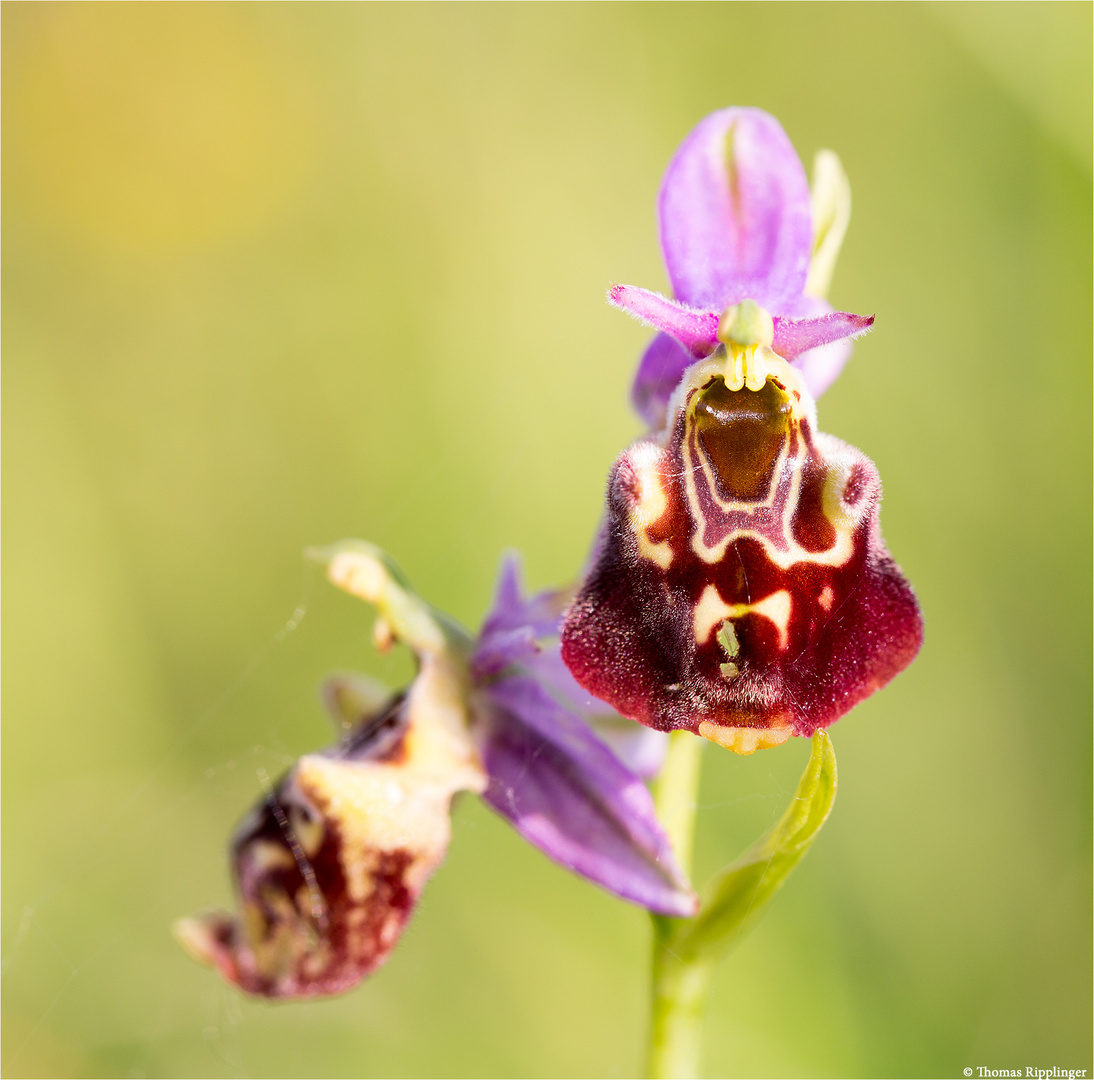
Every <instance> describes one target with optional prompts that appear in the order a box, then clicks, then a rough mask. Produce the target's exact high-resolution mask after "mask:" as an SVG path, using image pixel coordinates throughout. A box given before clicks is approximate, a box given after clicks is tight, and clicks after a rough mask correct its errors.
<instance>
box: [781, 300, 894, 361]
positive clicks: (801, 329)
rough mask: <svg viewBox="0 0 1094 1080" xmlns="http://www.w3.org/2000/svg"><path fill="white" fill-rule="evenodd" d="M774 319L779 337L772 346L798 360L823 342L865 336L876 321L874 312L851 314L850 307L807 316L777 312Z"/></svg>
mask: <svg viewBox="0 0 1094 1080" xmlns="http://www.w3.org/2000/svg"><path fill="white" fill-rule="evenodd" d="M772 321H773V322H774V324H775V340H774V341H773V342H772V345H771V347H772V348H773V349H774V350H775V352H777V353H778V354H779V355H780V356H781V357H783V358H784V359H786V360H794V359H796V358H797V357H798V356H800V355H801V354H802V353H803V352H806V351H807V350H809V349H815V348H817V347H818V346H820V345H829V344H831V343H832V342H834V341H842V340H843V339H844V338H851V339H854V338H857V337H861V336H862V335H863V334H865V333H868V332H869V330H870V327H872V326H873V325H874V317H873V315H851V314H848V313H847V312H846V311H833V312H830V313H829V314H827V315H816V316H813V317H811V318H804V319H795V318H791V317H789V316H785V315H783V316H780V315H776V316H775V317H774V319H773V320H772Z"/></svg>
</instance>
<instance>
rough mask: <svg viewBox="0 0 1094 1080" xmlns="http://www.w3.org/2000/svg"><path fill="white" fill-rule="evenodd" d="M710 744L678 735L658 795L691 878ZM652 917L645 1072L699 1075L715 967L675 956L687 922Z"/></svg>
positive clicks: (661, 812)
mask: <svg viewBox="0 0 1094 1080" xmlns="http://www.w3.org/2000/svg"><path fill="white" fill-rule="evenodd" d="M706 745H707V741H706V740H705V739H700V738H696V737H695V736H694V735H692V734H691V732H689V731H674V732H673V733H672V735H671V736H670V739H669V749H668V753H667V754H666V756H665V764H664V766H663V767H662V770H661V775H660V776H659V777H658V779H657V785H656V787H655V793H654V800H655V802H656V804H657V816H658V817H659V818H660V819H661V824H662V825H663V826H664V828H665V832H666V833H667V834H668V837H669V840H670V841H671V842H672V848H673V851H674V852H675V853H676V861H677V863H678V864H679V865H680V868H681V869H682V870H683V872H684V873H685V874H688V875H689V876H690V874H691V853H692V847H693V841H694V837H695V812H696V809H697V808H698V794H699V776H700V772H701V766H702V756H703V748H704V747H705V746H706ZM650 918H651V920H652V923H653V956H652V969H651V987H650V1036H649V1048H648V1054H647V1061H646V1074H647V1075H648V1076H650V1077H652V1078H661V1077H675V1076H697V1075H698V1068H699V1054H700V1049H701V1046H702V1036H703V1008H704V1006H705V1005H706V998H707V989H708V987H709V984H710V966H709V965H708V964H705V963H698V964H687V963H683V962H681V960H680V958H679V957H677V956H675V955H674V954H673V952H672V946H671V943H672V941H673V939H674V937H675V935H676V931H677V924H679V923H681V922H686V921H688V920H682V919H673V918H670V917H668V916H666V915H657V914H655V913H653V912H651V913H650Z"/></svg>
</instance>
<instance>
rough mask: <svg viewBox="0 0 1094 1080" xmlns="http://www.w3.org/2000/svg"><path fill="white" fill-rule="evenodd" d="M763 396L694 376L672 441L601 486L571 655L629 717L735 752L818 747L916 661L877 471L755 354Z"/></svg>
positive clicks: (644, 449)
mask: <svg viewBox="0 0 1094 1080" xmlns="http://www.w3.org/2000/svg"><path fill="white" fill-rule="evenodd" d="M757 357H758V359H759V360H762V361H763V363H764V365H765V367H764V379H763V381H762V383H761V388H760V389H759V390H755V391H754V390H749V389H747V388H744V389H741V390H737V391H732V390H730V389H728V386H727V383H728V382H729V381H730V378H731V375H730V370H729V362H728V361H727V360H726V359H723V358H722V357H721V356H720V355H716V356H713V357H710V358H708V359H707V360H705V361H702V362H700V363H698V364H696V365H695V366H694V367H693V368H692V369H691V370H690V371H689V372H688V374H687V376H686V378H685V381H684V383H683V384H682V386H681V388H680V390H679V391H678V393H679V401H680V403H681V404H680V408H679V410H678V412H677V414H676V416H675V417H673V418H671V424H672V427H671V430H670V432H669V435H668V437H667V442H666V445H665V446H661V445H659V444H658V443H654V442H642V443H637V444H635V445H634V446H632V447H631V448H630V449H629V450H628V451H627V452H626V453H624V454H623V455H622V457H621V458H620V459H619V461H618V462H617V463H616V466H615V468H614V470H613V472H612V476H611V479H610V481H609V497H608V536H607V542H606V543H605V545H604V548H603V550H602V553H601V556H600V558H599V560H598V563H597V565H596V566H595V567H594V568H593V570H592V572H591V573H590V575H589V577H588V579H587V580H586V582H585V584H584V585H583V587H582V589H581V591H580V592H579V594H578V597H577V599H576V600H575V601H574V604H573V605H572V606H571V608H570V610H569V612H568V614H567V616H566V620H565V622H564V623H563V629H562V657H563V660H564V661H565V662H566V664H567V665H568V666H569V668H570V670H571V671H572V672H573V674H574V676H575V678H576V679H577V680H578V682H580V683H581V684H582V685H583V686H584V687H585V688H586V689H588V690H589V691H590V693H593V694H595V695H596V696H597V697H600V698H603V699H604V700H605V701H607V702H608V703H609V704H611V705H612V706H614V707H615V708H616V709H617V710H618V711H619V712H620V713H622V714H623V715H624V716H629V717H631V718H632V719H635V720H638V721H640V722H642V723H645V724H648V725H650V726H651V727H654V728H657V729H659V730H663V731H668V730H672V729H676V728H686V729H688V730H690V731H694V732H696V733H698V734H700V735H705V736H706V737H707V738H710V739H712V740H714V741H716V742H719V743H721V744H722V745H723V746H727V747H729V748H730V749H733V750H736V751H737V752H739V753H751V752H752V751H753V750H755V749H757V748H760V747H764V746H774V745H777V744H778V743H781V742H783V741H784V740H785V739H786V738H787V737H788V736H789V735H791V734H794V735H809V734H812V732H813V731H815V730H817V729H818V728H824V727H827V726H828V725H829V724H831V723H832V722H833V721H834V720H836V719H837V718H838V717H840V716H842V715H843V714H844V713H845V712H847V710H848V709H850V708H851V707H852V706H854V705H855V704H857V703H858V702H859V701H861V700H862V699H863V698H865V697H867V696H869V695H870V694H871V693H873V692H874V691H875V690H876V689H878V688H879V687H881V686H883V685H884V684H885V683H887V682H888V681H889V680H890V679H891V678H892V677H893V676H894V675H896V674H897V672H899V671H900V670H902V669H903V668H904V667H905V666H907V664H909V663H910V662H911V660H912V659H913V658H914V657H915V655H916V652H917V651H918V649H919V645H920V642H921V639H922V623H921V620H920V616H919V610H918V607H917V605H916V601H915V597H914V595H913V593H912V590H911V588H910V586H909V585H908V583H907V582H906V581H905V580H904V578H903V576H902V575H901V573H900V571H899V569H898V568H897V567H896V565H895V564H894V563H893V561H892V559H891V557H890V556H889V553H888V551H887V550H886V548H885V544H884V542H883V540H882V538H881V532H880V526H879V522H878V503H879V499H880V484H879V480H878V476H877V470H876V469H875V468H874V466H873V464H872V463H871V462H870V461H869V460H868V459H867V458H866V457H865V456H864V455H863V454H862V453H861V452H860V451H858V450H855V449H854V448H853V447H850V446H847V445H846V444H845V443H842V442H840V441H839V440H838V439H834V438H832V437H831V436H828V435H823V434H820V433H817V432H816V430H815V419H814V406H813V402H812V399H811V398H810V396H809V393H808V390H807V389H806V388H805V386H804V383H803V382H802V380H801V377H800V375H799V374H798V373H797V372H796V371H795V370H794V369H793V368H791V367H790V365H789V364H788V363H787V362H786V361H785V360H783V359H782V358H780V357H778V356H777V355H776V354H774V353H773V352H771V351H770V350H766V351H765V350H763V349H762V348H761V349H760V350H758V352H757Z"/></svg>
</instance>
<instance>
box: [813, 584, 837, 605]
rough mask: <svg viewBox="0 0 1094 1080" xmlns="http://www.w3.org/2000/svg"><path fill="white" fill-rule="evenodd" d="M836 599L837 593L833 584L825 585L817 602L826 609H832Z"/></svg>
mask: <svg viewBox="0 0 1094 1080" xmlns="http://www.w3.org/2000/svg"><path fill="white" fill-rule="evenodd" d="M835 599H836V594H835V592H834V591H833V589H832V586H831V585H825V587H824V588H823V589H821V591H820V596H818V597H817V603H818V604H820V606H821V607H822V608H823V609H824V610H825V611H831V610H832V604H833V602H834V601H835Z"/></svg>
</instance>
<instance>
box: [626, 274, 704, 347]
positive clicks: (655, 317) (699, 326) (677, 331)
mask: <svg viewBox="0 0 1094 1080" xmlns="http://www.w3.org/2000/svg"><path fill="white" fill-rule="evenodd" d="M608 303H609V304H611V305H612V306H613V307H617V308H619V309H620V310H621V311H625V312H627V314H628V315H633V316H634V318H636V319H637V320H638V321H639V322H642V323H645V324H646V325H647V326H652V327H653V328H654V329H655V330H661V331H663V332H664V333H666V334H671V335H672V336H673V337H674V338H676V340H677V341H679V342H680V344H681V345H683V346H684V348H685V349H687V350H688V351H689V352H691V354H692V358H693V359H694V358H696V357H701V356H706V355H707V353H709V352H710V351H711V350H712V349H715V348H717V346H718V320H719V319H720V318H721V311H720V310H719V311H698V310H696V309H694V308H691V307H688V306H687V305H686V304H681V303H679V302H678V301H676V300H670V299H669V298H668V297H667V296H662V295H661V294H660V293H655V292H651V291H650V290H649V289H639V288H637V287H636V286H634V285H613V286H612V287H611V288H610V289H609V290H608Z"/></svg>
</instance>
